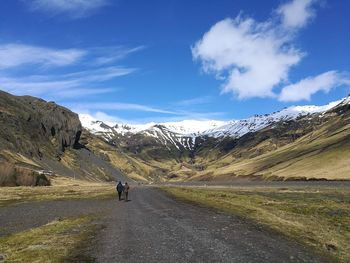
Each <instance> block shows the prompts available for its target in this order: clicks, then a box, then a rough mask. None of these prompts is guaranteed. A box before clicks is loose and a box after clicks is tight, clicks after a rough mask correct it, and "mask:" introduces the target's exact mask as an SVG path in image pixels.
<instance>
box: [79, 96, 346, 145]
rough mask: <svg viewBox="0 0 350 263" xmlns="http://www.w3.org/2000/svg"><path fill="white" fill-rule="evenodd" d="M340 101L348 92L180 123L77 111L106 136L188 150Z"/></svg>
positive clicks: (325, 108)
mask: <svg viewBox="0 0 350 263" xmlns="http://www.w3.org/2000/svg"><path fill="white" fill-rule="evenodd" d="M341 103H344V104H347V103H350V95H349V96H347V97H345V98H343V99H340V100H337V101H333V102H330V103H328V104H326V105H322V106H315V105H305V106H290V107H288V108H284V109H282V110H280V111H277V112H273V113H270V114H264V115H254V116H252V117H249V118H246V119H241V120H231V121H218V120H203V121H201V120H183V121H179V122H163V123H155V122H151V123H146V124H136V125H132V124H120V123H109V124H106V123H104V122H103V121H100V120H97V119H95V118H93V117H92V116H91V115H89V114H79V118H80V121H81V123H82V125H83V126H84V128H86V129H87V130H89V131H90V132H92V133H94V134H98V135H100V136H103V137H105V138H106V139H111V138H113V137H114V136H115V135H122V136H125V135H127V134H143V135H146V136H150V137H154V138H156V139H158V140H159V141H160V142H162V143H163V144H164V145H167V144H168V143H170V144H173V145H174V146H175V147H176V148H178V149H179V147H180V146H182V147H184V148H185V149H187V150H193V147H194V142H195V140H196V138H197V137H203V136H209V137H214V138H220V137H226V136H227V137H234V138H239V137H241V136H243V135H245V134H247V133H249V132H256V131H258V130H261V129H263V128H265V127H267V126H269V125H271V124H273V123H277V122H280V121H289V120H293V119H297V118H299V117H303V116H306V115H310V114H322V113H324V112H326V111H328V110H330V109H332V108H334V107H336V106H337V105H339V104H341Z"/></svg>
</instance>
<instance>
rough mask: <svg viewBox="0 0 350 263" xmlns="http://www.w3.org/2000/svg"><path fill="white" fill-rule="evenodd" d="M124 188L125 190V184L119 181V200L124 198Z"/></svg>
mask: <svg viewBox="0 0 350 263" xmlns="http://www.w3.org/2000/svg"><path fill="white" fill-rule="evenodd" d="M123 190H124V186H123V184H122V182H121V181H119V183H118V184H117V192H118V197H119V201H120V200H122V192H123Z"/></svg>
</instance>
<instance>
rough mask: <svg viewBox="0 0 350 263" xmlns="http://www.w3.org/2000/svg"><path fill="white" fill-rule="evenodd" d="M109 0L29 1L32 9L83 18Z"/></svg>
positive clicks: (106, 3)
mask: <svg viewBox="0 0 350 263" xmlns="http://www.w3.org/2000/svg"><path fill="white" fill-rule="evenodd" d="M109 2H110V1H108V0H32V1H29V2H27V4H29V7H30V9H31V10H32V11H40V12H42V13H45V14H48V15H50V16H52V15H59V14H65V15H67V16H68V17H70V18H73V19H76V18H83V17H86V16H89V15H91V14H93V13H95V12H96V11H97V10H99V9H100V8H102V7H104V6H106V5H108V4H109Z"/></svg>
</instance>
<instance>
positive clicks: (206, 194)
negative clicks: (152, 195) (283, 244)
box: [163, 187, 350, 262]
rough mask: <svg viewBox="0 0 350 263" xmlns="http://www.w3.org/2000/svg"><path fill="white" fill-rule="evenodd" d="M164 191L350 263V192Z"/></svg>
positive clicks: (339, 190) (284, 190) (337, 190)
mask: <svg viewBox="0 0 350 263" xmlns="http://www.w3.org/2000/svg"><path fill="white" fill-rule="evenodd" d="M163 189H165V190H166V191H168V192H169V193H171V194H173V195H175V196H176V197H180V198H183V199H186V200H190V201H193V202H196V203H199V204H201V205H205V206H210V207H214V208H216V209H220V210H223V211H225V212H229V213H233V214H236V215H239V216H242V217H244V218H248V219H250V220H253V221H254V222H257V223H259V224H262V225H265V226H268V227H269V228H271V229H273V230H275V231H278V232H280V233H283V234H284V235H286V236H288V237H291V238H293V239H295V240H297V241H299V242H301V243H303V244H306V245H308V246H309V247H310V248H312V249H313V250H315V251H318V252H320V253H322V254H325V255H327V256H330V257H331V258H333V259H334V260H336V261H339V262H349V261H350V206H349V203H350V190H349V189H346V188H344V189H332V188H322V189H310V188H308V189H297V188H289V189H287V188H282V189H277V188H245V189H244V188H234V189H199V188H197V189H193V188H192V189H191V188H178V187H165V188H163Z"/></svg>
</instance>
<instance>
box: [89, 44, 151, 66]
mask: <svg viewBox="0 0 350 263" xmlns="http://www.w3.org/2000/svg"><path fill="white" fill-rule="evenodd" d="M145 48H146V47H145V46H137V47H132V48H127V47H101V48H94V49H93V50H92V51H93V52H94V53H95V54H99V55H100V56H99V57H98V58H97V59H96V61H95V63H96V64H98V65H105V64H110V63H113V62H116V61H119V60H121V59H123V58H125V57H126V56H128V55H131V54H133V53H135V52H138V51H141V50H143V49H145Z"/></svg>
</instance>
